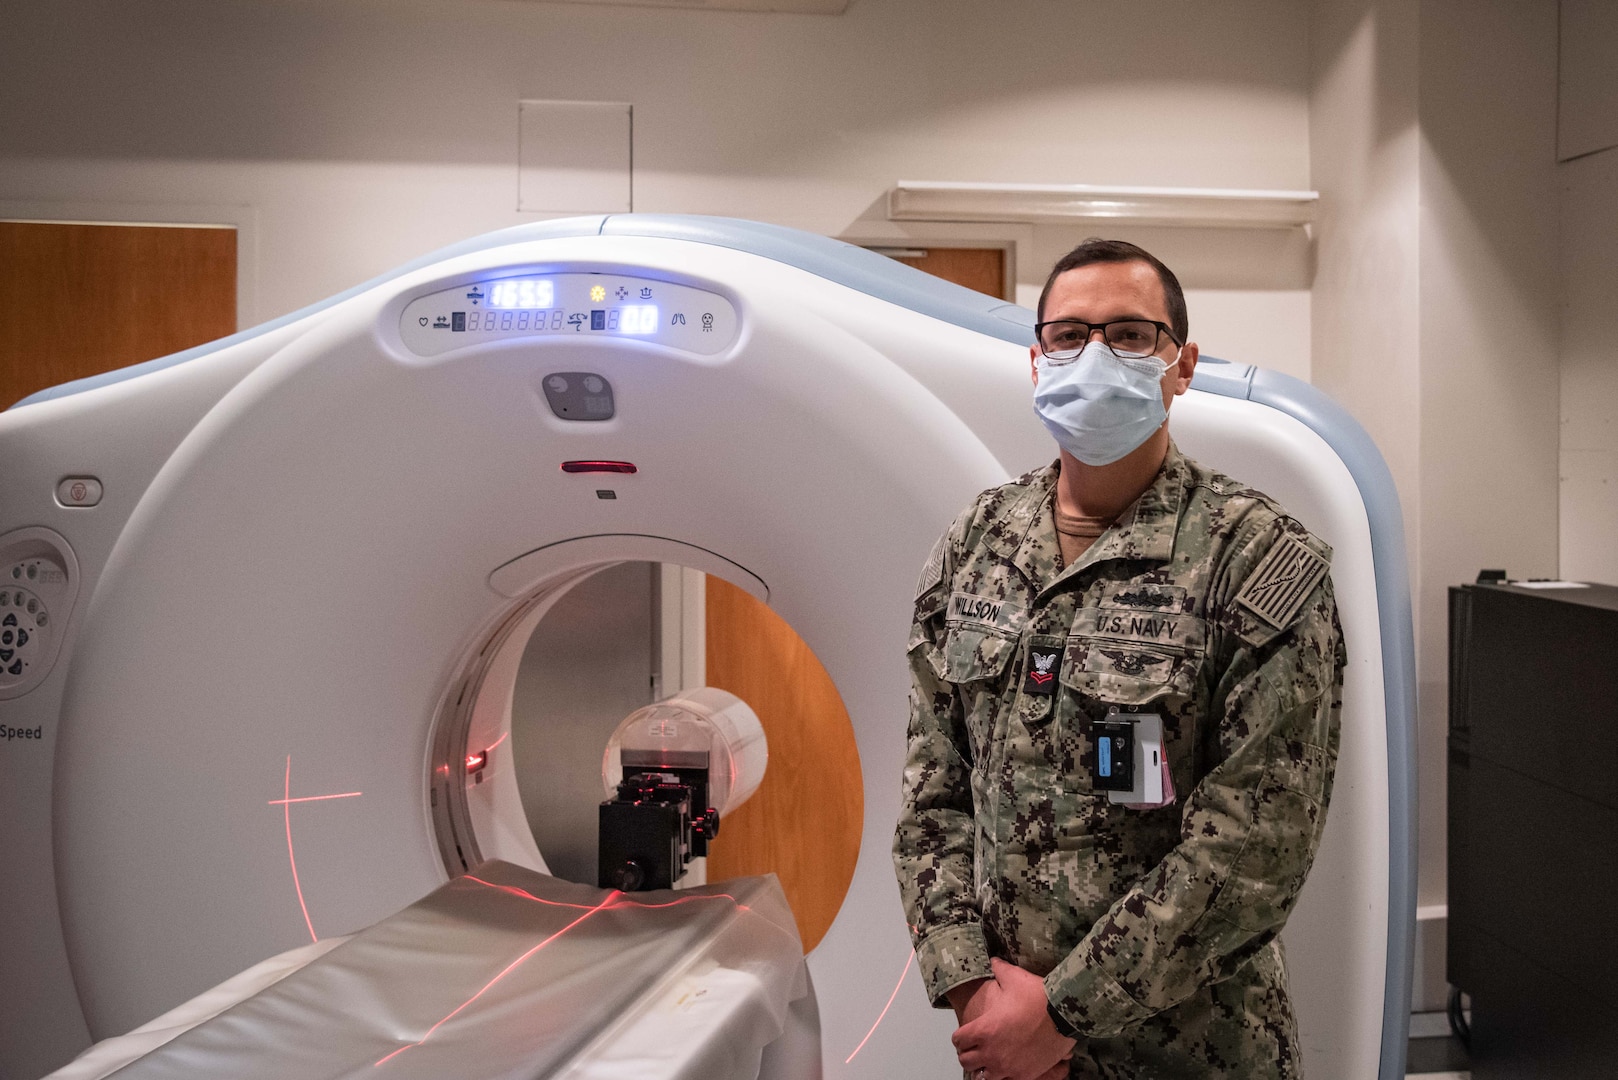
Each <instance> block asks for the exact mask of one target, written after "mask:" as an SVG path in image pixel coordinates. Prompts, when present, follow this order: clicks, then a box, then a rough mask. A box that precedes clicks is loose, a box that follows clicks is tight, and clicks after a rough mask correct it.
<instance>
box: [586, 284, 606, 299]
mask: <svg viewBox="0 0 1618 1080" xmlns="http://www.w3.org/2000/svg"><path fill="white" fill-rule="evenodd" d="M606 298H607V288H606V286H604V285H592V286H590V302H591V303H594V304H599V303H601V301H603V300H605V299H606Z"/></svg>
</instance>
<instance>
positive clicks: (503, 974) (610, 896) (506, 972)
mask: <svg viewBox="0 0 1618 1080" xmlns="http://www.w3.org/2000/svg"><path fill="white" fill-rule="evenodd" d="M496 887H497V888H498V886H496ZM621 895H622V894H621V893H619V892H618V891H617V890H616V889H614V890H613V891H612V892H610V893H608V894H607V898H606V899H605V900H603V901H601V903H599V904H597V905H596V906H595V907H593V908H591V909H590V910H589V911H586V912H585V913H584V914H583V915H580V916H579V917H578V918H577V919H574V920H573V921H572V922H570V923H568V924H567V925H566V926H564V927H562V928H561V929H560V930H558V931H556V933H554V934H552V935H551V936H550V937H548V938H546V939H545V940H544V941H541V942H540V943H539V944H538V945H535V946H534V947H533V948H532V949H529V950H528V951H527V952H525V953H523V954H522V955H521V956H519V957H517V959H515V960H513V961H512V962H511V963H509V964H507V965H506V967H505V970H503V971H501V972H500V974H498V975H496V976H495V977H494V978H492V979H490V980H489V981H488V982H486V983H484V984H483V989H481V990H479V991H478V992H477V993H475V994H473V995H472V996H471V997H469V998H467V999H466V1000H465V1001H463V1002H461V1003H460V1004H459V1005H457V1006H456V1007H455V1010H454V1011H453V1012H451V1013H450V1014H449V1015H448V1016H445V1017H444V1018H443V1019H442V1020H440V1021H439V1022H438V1023H436V1024H434V1025H433V1026H432V1027H430V1028H428V1029H427V1034H425V1035H423V1036H422V1037H421V1038H419V1039H417V1040H416V1041H415V1042H413V1043H406V1044H405V1045H404V1046H401V1047H399V1049H397V1050H395V1051H394V1052H393V1053H391V1054H389V1055H388V1056H387V1057H384V1058H382V1059H381V1060H380V1061H378V1062H377V1063H376V1065H377V1066H380V1065H386V1064H387V1063H388V1062H390V1061H392V1060H393V1059H394V1058H396V1057H398V1056H399V1055H400V1054H402V1053H404V1052H405V1051H406V1050H409V1049H411V1048H412V1047H416V1046H420V1045H421V1044H422V1043H424V1042H426V1041H427V1040H428V1039H430V1038H432V1037H433V1032H435V1031H437V1030H438V1029H439V1028H441V1027H443V1026H444V1025H445V1024H447V1023H449V1022H450V1021H451V1020H453V1019H454V1018H455V1017H456V1015H457V1014H459V1013H460V1012H461V1011H462V1010H464V1009H465V1008H466V1007H467V1006H468V1005H470V1004H472V1002H474V1001H476V1000H477V999H478V998H480V997H482V996H483V995H484V994H485V993H487V992H488V990H489V988H490V987H491V986H493V985H494V984H495V983H497V982H499V981H500V980H501V979H503V978H505V977H506V976H507V975H509V974H511V972H513V971H515V970H516V969H517V967H518V966H519V965H521V964H522V963H523V962H524V961H526V960H527V959H528V958H529V957H530V956H533V955H534V954H535V953H537V952H538V951H539V950H541V949H543V948H544V947H545V946H547V945H549V944H550V943H551V942H553V941H555V940H556V939H557V938H559V937H561V936H562V935H563V934H565V933H567V932H568V931H569V930H571V929H573V928H574V927H575V926H577V925H579V924H580V923H581V922H583V921H584V920H585V919H588V918H589V917H590V916H592V915H594V914H595V913H596V912H598V911H603V910H605V909H606V908H607V907H609V906H610V905H611V904H612V902H613V901H614V900H615V899H617V898H618V897H619V896H621ZM535 899H538V898H537V897H535ZM374 1067H375V1066H373V1068H374Z"/></svg>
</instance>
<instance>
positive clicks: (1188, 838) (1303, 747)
mask: <svg viewBox="0 0 1618 1080" xmlns="http://www.w3.org/2000/svg"><path fill="white" fill-rule="evenodd" d="M1283 547H1285V548H1286V551H1285V554H1289V555H1291V556H1294V557H1296V558H1301V559H1304V560H1305V561H1307V559H1308V557H1309V555H1308V553H1309V552H1313V553H1314V557H1315V558H1317V559H1319V566H1318V577H1317V578H1316V580H1315V581H1314V582H1313V583H1312V584H1311V585H1310V586H1309V589H1308V591H1307V593H1306V594H1304V595H1302V596H1294V597H1291V598H1283V605H1284V606H1283V607H1282V608H1280V609H1277V608H1276V607H1275V606H1274V605H1273V604H1272V605H1270V606H1269V607H1266V606H1265V603H1264V597H1263V596H1262V595H1258V594H1257V593H1256V591H1255V590H1254V588H1253V586H1254V585H1263V584H1264V580H1261V579H1266V566H1267V565H1273V560H1272V561H1271V562H1270V563H1268V564H1267V563H1266V561H1265V560H1266V559H1269V558H1270V555H1271V553H1272V552H1276V551H1281V549H1283ZM1247 550H1248V551H1249V552H1257V553H1258V554H1259V555H1260V556H1261V557H1259V558H1257V559H1248V560H1242V559H1238V560H1235V561H1236V562H1243V563H1244V565H1245V568H1246V573H1245V574H1244V576H1243V577H1242V578H1241V579H1240V580H1237V581H1235V582H1234V584H1233V585H1231V586H1230V587H1229V588H1228V589H1226V590H1225V592H1226V596H1225V597H1223V598H1216V599H1218V600H1219V602H1220V608H1219V610H1220V611H1221V614H1219V615H1216V616H1211V618H1213V619H1214V622H1215V627H1214V636H1215V639H1216V640H1217V639H1220V638H1223V639H1224V642H1226V643H1227V644H1221V645H1219V646H1217V647H1216V648H1213V649H1210V657H1213V656H1222V657H1223V658H1224V665H1225V666H1224V667H1223V669H1222V670H1221V671H1218V672H1215V677H1216V681H1215V683H1214V689H1213V694H1212V697H1211V698H1210V700H1211V701H1213V702H1215V703H1216V705H1215V707H1216V708H1219V709H1221V710H1222V712H1221V713H1220V715H1219V717H1218V720H1217V729H1216V731H1215V735H1214V737H1215V738H1216V739H1217V746H1215V747H1212V748H1211V749H1212V750H1213V753H1212V755H1211V756H1212V758H1213V760H1214V761H1216V762H1217V763H1216V764H1215V765H1214V766H1213V767H1212V768H1211V769H1210V770H1209V771H1208V773H1207V774H1206V775H1205V776H1204V777H1203V779H1202V780H1201V781H1200V782H1199V783H1198V784H1197V786H1196V787H1195V789H1194V790H1193V791H1192V792H1191V793H1190V795H1189V797H1188V798H1187V799H1186V801H1185V805H1184V809H1183V812H1182V815H1181V825H1180V842H1179V843H1178V845H1176V846H1175V847H1174V848H1173V849H1172V850H1171V851H1170V853H1169V854H1168V856H1167V857H1165V858H1164V859H1163V861H1162V862H1161V863H1159V864H1158V865H1157V866H1156V867H1155V868H1154V869H1153V870H1152V871H1151V872H1149V873H1148V874H1147V875H1146V876H1145V877H1144V878H1142V879H1141V880H1140V881H1139V882H1137V883H1136V884H1135V886H1134V887H1133V888H1131V889H1130V890H1129V891H1128V892H1127V893H1125V894H1124V895H1123V896H1122V897H1120V898H1119V899H1118V901H1117V902H1116V903H1114V904H1113V905H1112V906H1111V908H1110V909H1109V910H1108V911H1107V913H1106V914H1105V915H1103V916H1102V917H1101V918H1100V919H1099V920H1097V922H1096V923H1095V924H1094V926H1092V927H1091V929H1090V931H1089V933H1088V934H1087V935H1086V936H1085V937H1084V938H1083V940H1081V941H1080V942H1079V944H1078V945H1077V946H1075V948H1074V949H1073V951H1072V952H1071V953H1069V954H1068V955H1067V956H1066V957H1065V958H1064V959H1063V960H1062V962H1061V963H1060V964H1058V965H1057V967H1056V968H1055V969H1054V970H1052V971H1051V972H1050V973H1049V975H1048V976H1047V977H1046V979H1045V988H1046V993H1047V995H1048V996H1049V998H1050V1002H1051V1005H1052V1007H1053V1009H1055V1010H1056V1011H1057V1012H1058V1013H1059V1014H1060V1015H1061V1016H1062V1018H1063V1019H1065V1020H1066V1021H1067V1022H1068V1024H1069V1025H1070V1026H1071V1028H1072V1029H1073V1030H1074V1031H1076V1032H1078V1033H1080V1034H1082V1035H1086V1036H1090V1037H1094V1038H1106V1037H1110V1036H1113V1035H1116V1034H1118V1033H1120V1032H1121V1031H1123V1030H1124V1029H1125V1028H1127V1027H1129V1026H1130V1025H1131V1024H1135V1023H1137V1022H1139V1021H1141V1020H1144V1019H1146V1018H1147V1017H1149V1016H1152V1015H1154V1014H1156V1013H1158V1012H1161V1011H1162V1010H1164V1009H1167V1008H1170V1007H1171V1006H1173V1005H1176V1004H1178V1003H1179V1002H1181V1001H1183V1000H1185V999H1186V998H1188V997H1190V996H1191V995H1192V994H1193V993H1195V992H1196V991H1197V990H1198V989H1199V988H1201V987H1202V986H1205V985H1207V984H1209V983H1212V982H1217V981H1218V980H1220V979H1222V978H1224V977H1227V976H1228V975H1230V974H1231V973H1233V972H1234V971H1236V970H1237V969H1238V968H1239V967H1240V966H1241V965H1242V964H1243V963H1245V962H1246V961H1247V960H1249V959H1250V958H1251V957H1252V956H1253V955H1254V954H1256V953H1257V952H1258V951H1259V950H1261V949H1263V948H1265V947H1266V946H1267V945H1268V944H1269V943H1270V941H1271V940H1272V939H1274V937H1275V936H1276V935H1277V934H1278V933H1280V931H1281V927H1282V925H1283V924H1284V923H1285V922H1286V918H1287V915H1288V914H1289V913H1290V912H1291V910H1292V907H1293V905H1294V903H1295V902H1296V900H1297V896H1298V892H1299V890H1300V889H1301V888H1302V885H1303V880H1304V876H1305V875H1306V874H1307V873H1308V871H1309V866H1310V864H1311V863H1312V862H1313V860H1314V856H1315V852H1316V850H1317V849H1318V847H1319V844H1320V836H1321V830H1322V828H1323V827H1324V825H1325V818H1326V806H1327V803H1328V802H1329V800H1330V797H1331V784H1332V772H1333V769H1334V767H1335V764H1336V759H1337V744H1338V717H1339V713H1340V712H1341V704H1342V701H1341V691H1342V675H1343V666H1344V662H1345V653H1344V649H1343V639H1342V631H1341V628H1340V627H1339V625H1338V621H1337V605H1336V601H1335V599H1334V597H1333V593H1332V586H1331V578H1330V576H1329V574H1327V573H1326V566H1325V563H1326V560H1327V559H1329V557H1330V552H1329V549H1327V548H1325V546H1324V545H1323V544H1320V543H1319V541H1316V540H1314V539H1313V538H1312V537H1310V536H1309V535H1308V533H1306V532H1304V531H1303V530H1302V528H1301V526H1298V525H1297V524H1296V523H1295V522H1290V521H1288V520H1287V519H1281V521H1280V522H1279V523H1277V525H1276V527H1274V528H1272V529H1268V530H1266V531H1265V534H1264V535H1263V536H1262V537H1261V538H1260V541H1259V542H1255V543H1254V544H1251V545H1249V546H1248V549H1247ZM1269 576H1270V577H1271V578H1273V577H1274V573H1273V572H1271V573H1270V575H1269ZM1255 595H1257V598H1258V603H1257V604H1256V605H1249V604H1248V603H1244V600H1243V598H1244V597H1246V598H1247V599H1248V600H1249V601H1251V600H1252V599H1253V598H1254V596H1255ZM1261 612H1262V613H1265V614H1267V615H1269V616H1285V618H1284V620H1282V622H1283V624H1282V625H1273V624H1272V623H1271V622H1270V621H1266V619H1265V618H1261V617H1260V613H1261ZM1210 662H1212V660H1210Z"/></svg>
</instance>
